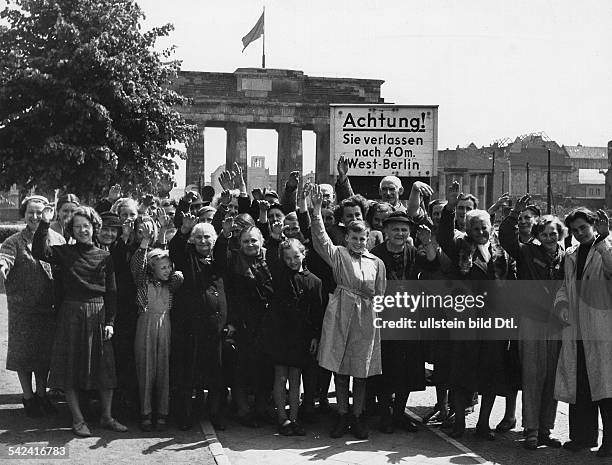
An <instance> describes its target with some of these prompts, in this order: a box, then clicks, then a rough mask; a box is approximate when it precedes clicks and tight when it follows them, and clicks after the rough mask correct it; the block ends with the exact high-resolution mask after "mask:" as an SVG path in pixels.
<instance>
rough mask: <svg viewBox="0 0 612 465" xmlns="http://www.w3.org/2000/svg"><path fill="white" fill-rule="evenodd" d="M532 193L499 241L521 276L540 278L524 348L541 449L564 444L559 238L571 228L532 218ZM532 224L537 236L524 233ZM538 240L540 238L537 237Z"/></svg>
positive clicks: (531, 423) (528, 424) (529, 422)
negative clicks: (557, 388)
mask: <svg viewBox="0 0 612 465" xmlns="http://www.w3.org/2000/svg"><path fill="white" fill-rule="evenodd" d="M529 200H530V198H529V196H528V195H525V196H523V197H522V198H521V199H520V200H519V201H517V203H516V205H515V207H514V208H513V209H512V211H511V212H510V214H509V215H508V216H507V217H506V218H504V220H503V221H502V223H501V225H500V227H499V241H500V243H501V245H502V247H503V248H504V250H506V251H507V252H508V253H509V254H510V256H511V257H512V258H514V259H515V260H516V268H517V276H518V279H519V280H534V281H536V282H535V283H533V284H532V285H530V287H529V293H527V295H524V296H521V302H520V303H521V306H522V307H523V308H524V309H525V310H526V311H525V312H524V313H523V314H522V315H521V316H520V320H519V351H520V356H521V368H522V380H523V385H522V389H523V427H524V428H525V431H526V435H527V436H526V439H525V442H524V445H525V447H526V448H527V449H530V450H535V449H537V447H538V445H547V446H550V447H561V443H560V442H559V440H558V439H555V438H552V437H551V436H550V431H551V430H552V429H553V428H554V426H555V417H556V414H557V402H556V401H555V399H554V396H553V391H554V385H555V372H556V369H557V359H558V356H559V341H558V337H557V333H558V327H557V326H558V325H556V324H555V319H554V318H553V316H552V314H551V309H552V306H553V305H552V304H553V299H554V297H555V294H556V291H557V289H558V287H559V284H557V283H559V282H560V281H561V280H563V258H564V255H565V251H564V250H563V247H561V245H560V243H559V241H561V240H562V239H563V238H564V236H565V227H564V226H563V223H562V222H561V220H559V218H557V217H555V216H551V215H546V216H543V217H541V218H536V219H535V220H534V221H532V218H533V215H534V213H537V212H535V211H534V210H533V208H530V206H529V204H528V203H529ZM525 224H528V225H529V228H530V229H531V233H530V234H531V238H532V239H531V240H530V239H528V238H527V237H525V236H524V234H523V235H522V237H521V233H522V231H525V230H526V229H527V227H526V226H525ZM533 239H537V241H534V240H533Z"/></svg>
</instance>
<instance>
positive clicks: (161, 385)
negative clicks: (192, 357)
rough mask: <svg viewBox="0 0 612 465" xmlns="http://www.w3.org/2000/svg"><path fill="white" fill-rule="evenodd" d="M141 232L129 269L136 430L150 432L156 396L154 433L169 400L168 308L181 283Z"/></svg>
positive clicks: (160, 426) (162, 427)
mask: <svg viewBox="0 0 612 465" xmlns="http://www.w3.org/2000/svg"><path fill="white" fill-rule="evenodd" d="M149 242H150V237H149V234H148V230H145V233H144V234H143V237H142V241H141V243H140V247H139V249H138V250H137V251H136V252H135V253H134V256H133V257H132V262H131V267H132V274H133V276H134V281H135V283H136V288H137V295H136V299H137V304H138V313H139V315H138V321H137V323H136V338H135V339H134V353H135V356H136V374H137V377H138V386H139V391H140V413H141V422H140V428H141V429H142V430H143V431H151V430H152V428H153V423H152V421H151V413H152V406H151V396H152V393H153V390H155V392H156V397H157V419H156V420H157V430H158V431H164V430H165V429H166V418H167V416H168V397H169V357H170V308H171V307H172V297H173V294H174V293H175V292H176V290H177V289H178V288H179V287H180V285H181V284H182V283H183V275H182V274H181V272H180V271H174V270H173V266H172V261H171V260H170V256H169V254H168V252H167V251H164V250H161V249H153V250H151V251H149V252H147V247H148V245H149Z"/></svg>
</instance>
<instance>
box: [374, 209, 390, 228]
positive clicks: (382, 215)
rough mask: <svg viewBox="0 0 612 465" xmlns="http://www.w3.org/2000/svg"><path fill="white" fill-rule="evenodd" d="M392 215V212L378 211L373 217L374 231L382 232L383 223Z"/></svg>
mask: <svg viewBox="0 0 612 465" xmlns="http://www.w3.org/2000/svg"><path fill="white" fill-rule="evenodd" d="M390 213H391V212H390V211H387V210H383V211H377V212H376V213H374V216H373V217H372V224H371V225H370V226H371V227H372V229H374V230H375V231H382V230H383V221H385V219H386V218H387V217H388V216H389V214H390Z"/></svg>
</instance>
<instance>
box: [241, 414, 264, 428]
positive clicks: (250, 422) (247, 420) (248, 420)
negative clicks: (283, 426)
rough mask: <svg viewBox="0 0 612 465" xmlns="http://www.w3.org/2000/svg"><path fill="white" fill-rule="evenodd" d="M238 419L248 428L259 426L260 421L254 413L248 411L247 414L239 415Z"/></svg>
mask: <svg viewBox="0 0 612 465" xmlns="http://www.w3.org/2000/svg"><path fill="white" fill-rule="evenodd" d="M236 420H237V421H238V423H240V424H241V425H242V426H246V427H248V428H259V422H258V421H257V418H255V415H253V414H252V413H247V414H246V415H238V416H237V417H236Z"/></svg>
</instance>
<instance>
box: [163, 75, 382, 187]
mask: <svg viewBox="0 0 612 465" xmlns="http://www.w3.org/2000/svg"><path fill="white" fill-rule="evenodd" d="M383 82H384V81H381V80H373V79H350V78H326V77H313V76H306V75H304V73H303V72H302V71H293V70H286V69H262V68H239V69H237V70H236V71H235V72H233V73H209V72H194V71H183V72H180V73H179V76H178V79H176V80H175V83H174V88H175V89H176V90H177V91H178V92H179V93H181V94H182V95H184V96H186V97H189V98H191V99H192V101H193V104H192V105H190V106H187V107H181V108H180V112H181V114H182V115H183V117H184V118H185V119H186V120H188V121H189V122H191V123H192V124H197V126H198V139H197V140H196V141H195V142H194V143H192V144H191V145H190V146H189V147H188V148H187V179H186V183H187V184H191V183H197V182H198V180H199V179H200V176H203V175H204V164H205V159H206V155H205V153H204V137H205V129H206V127H222V128H225V130H226V132H227V143H226V151H225V166H226V167H228V168H229V167H231V166H232V165H233V163H234V162H238V164H240V165H241V166H242V167H243V169H244V170H245V171H246V170H247V129H249V128H251V129H275V130H276V131H277V132H278V158H277V159H278V166H277V173H278V175H277V188H278V189H279V190H280V188H281V186H284V183H285V181H286V180H287V178H288V177H289V173H291V171H300V173H301V172H302V130H310V131H314V132H315V134H316V170H315V171H316V181H317V182H318V183H323V182H330V181H331V176H330V174H329V172H330V166H329V163H330V157H329V104H331V103H340V104H342V103H346V104H368V103H372V104H375V103H384V100H383V99H382V98H381V97H380V86H381V85H382V84H383Z"/></svg>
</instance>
